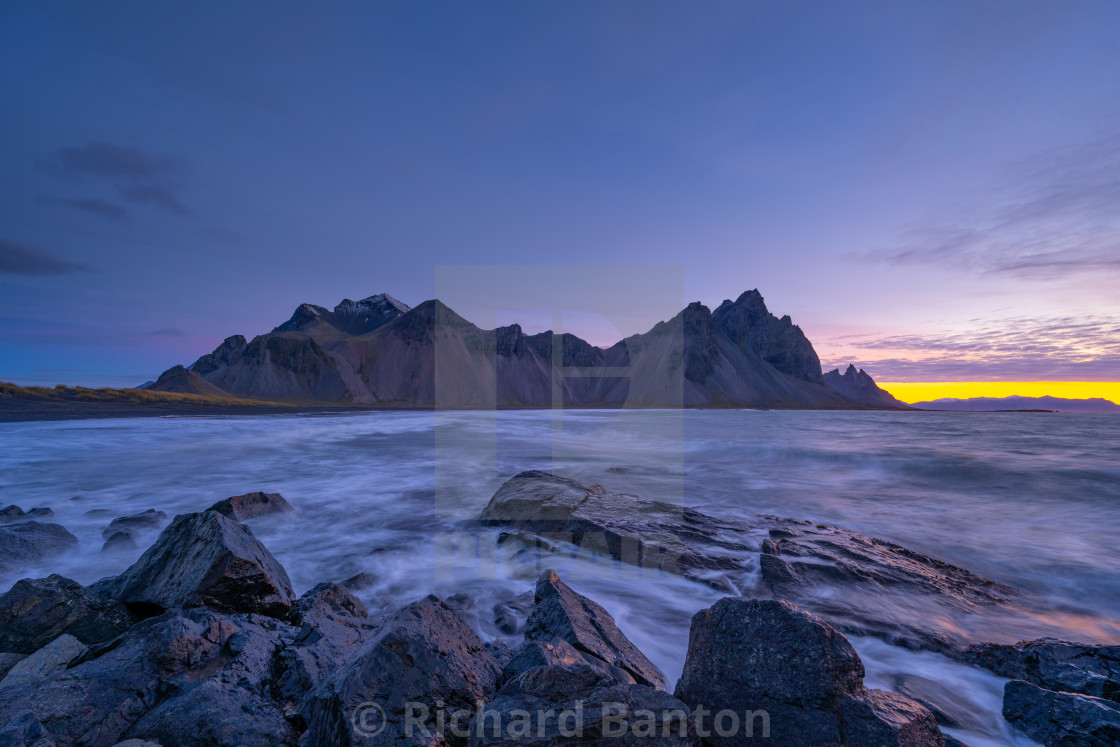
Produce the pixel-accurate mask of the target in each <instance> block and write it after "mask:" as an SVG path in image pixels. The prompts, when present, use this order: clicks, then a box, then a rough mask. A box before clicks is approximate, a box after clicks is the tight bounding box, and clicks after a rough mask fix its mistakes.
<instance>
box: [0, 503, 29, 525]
mask: <svg viewBox="0 0 1120 747" xmlns="http://www.w3.org/2000/svg"><path fill="white" fill-rule="evenodd" d="M23 516H24V512H23V509H22V508H20V507H19V506H16V505H14V504H13V505H11V506H4V508H0V524H7V523H8V522H9V521H17V520H19V519H21V518H23Z"/></svg>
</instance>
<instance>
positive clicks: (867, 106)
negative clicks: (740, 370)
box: [0, 1, 1120, 385]
mask: <svg viewBox="0 0 1120 747" xmlns="http://www.w3.org/2000/svg"><path fill="white" fill-rule="evenodd" d="M1117 39H1120V4H1116V3H1110V2H1086V3H1077V4H1073V3H1060V2H1053V3H1049V2H1046V3H1042V2H1038V3H1034V2H1032V3H1023V2H1007V3H999V2H990V3H975V2H964V3H952V2H944V3H928V2H921V3H918V2H914V3H900V2H893V1H892V2H884V3H871V2H861V3H825V2H820V3H814V4H808V3H796V2H794V3H790V2H781V3H777V2H775V3H720V4H716V3H701V4H699V5H697V4H687V5H686V4H684V3H674V4H665V3H658V2H645V1H643V2H613V3H609V4H604V3H591V2H576V3H564V4H541V3H520V2H487V3H470V4H465V3H447V4H442V3H403V2H400V3H395V2H388V3H352V4H348V3H328V4H308V3H276V2H269V3H245V2H234V3H228V4H227V3H223V4H218V3H184V4H163V3H159V4H152V3H127V2H114V3H108V4H106V3H86V2H80V3H79V2H74V3H57V2H36V3H6V4H5V5H4V6H3V8H0V100H2V101H3V112H4V114H3V116H0V198H2V199H0V299H2V302H0V380H14V381H17V382H20V383H51V384H53V383H58V382H64V383H71V384H73V383H81V384H86V385H132V384H138V383H140V382H142V381H145V380H147V379H151V378H154V377H155V376H156V375H157V374H158V373H159V372H160V371H162V370H163V369H165V368H167V367H169V366H170V365H172V364H174V363H180V362H183V363H189V362H191V361H193V360H194V359H195V358H197V357H198V356H199V355H200V354H202V353H204V352H208V351H209V350H210V349H211V348H213V347H214V345H215V344H216V343H217V342H219V341H220V340H221V339H222V338H223V337H225V336H227V335H229V334H233V333H241V334H245V335H247V336H251V335H254V334H259V333H263V332H266V331H268V330H269V329H271V328H272V327H274V326H275V325H277V324H279V323H281V322H282V321H284V320H285V319H287V317H288V316H289V315H290V314H291V312H292V310H293V309H294V308H295V307H296V305H297V304H298V303H299V302H301V301H310V302H314V303H319V304H322V305H326V306H333V305H334V304H335V303H337V302H338V301H339V300H341V299H342V298H343V297H350V298H360V297H363V296H366V295H370V294H372V293H377V292H383V291H384V292H388V293H391V294H392V295H394V296H396V297H398V298H400V299H401V300H403V301H405V302H407V303H409V304H413V305H414V304H416V303H418V302H420V301H422V300H425V299H426V298H429V297H431V296H432V295H434V294H435V292H436V289H437V281H436V277H437V267H439V266H443V265H486V266H495V269H494V270H493V272H492V276H493V277H495V278H501V277H503V276H504V275H505V273H507V270H506V269H504V266H507V265H538V264H540V265H574V266H593V265H601V264H608V265H611V266H614V267H623V268H626V267H630V268H633V272H634V276H635V277H645V275H644V274H643V273H646V272H647V270H648V268H649V267H650V266H654V267H668V268H677V269H675V272H676V273H677V277H679V282H677V283H675V284H674V283H672V282H670V283H667V284H665V285H657V283H654V285H653V286H651V287H648V288H647V287H642V286H641V285H640V284H637V283H635V284H633V285H632V286H628V287H625V288H621V287H620V288H618V289H617V293H618V297H619V298H622V299H630V300H633V301H634V304H633V305H632V307H631V310H630V312H629V313H621V314H616V315H614V316H611V319H610V322H609V323H606V322H604V321H603V319H602V318H599V317H597V316H596V315H595V314H592V313H576V312H572V313H569V314H566V315H565V325H566V327H567V328H568V329H569V330H570V331H574V332H576V333H577V334H583V335H584V336H586V337H588V338H589V339H591V340H592V341H593V342H597V343H611V342H614V341H615V339H617V337H618V336H620V335H623V334H631V333H634V332H639V331H645V330H646V329H648V328H649V327H650V326H652V324H653V323H654V322H656V321H658V320H659V319H662V318H667V317H669V316H671V315H672V314H674V313H676V311H678V310H679V309H680V308H681V307H682V306H683V305H684V304H685V303H686V302H688V301H692V300H700V301H703V302H704V303H706V304H708V305H709V306H712V307H714V306H715V305H718V304H719V302H720V301H721V300H723V299H724V298H729V297H730V298H734V297H736V296H738V295H739V294H740V293H741V292H742V291H744V290H747V289H751V288H756V287H757V288H758V289H760V290H761V291H762V293H763V295H764V296H765V298H766V300H767V303H768V304H769V306H770V308H771V310H772V311H774V312H775V313H777V314H779V315H782V314H790V315H791V316H792V317H793V319H794V321H795V322H797V323H799V324H801V326H802V328H803V329H804V330H805V331H806V333H807V334H808V335H809V337H810V339H811V340H813V342H814V344H815V345H816V347H817V350H818V352H819V353H820V355H821V358H822V361H823V362H824V363H825V364H826V365H827V366H830V367H831V366H834V365H839V364H845V363H847V362H848V361H849V360H853V361H855V362H856V363H857V365H862V366H864V367H866V368H867V369H868V370H869V371H870V372H871V373H872V374H873V375H874V376H876V377H877V378H879V379H881V380H887V381H892V380H893V381H898V380H915V381H920V380H938V379H950V380H970V379H985V380H986V379H1006V380H1041V379H1070V380H1111V381H1115V380H1117V379H1120V376H1118V375H1117V374H1118V371H1120V293H1117V292H1116V288H1117V287H1120V207H1118V206H1120V44H1117V42H1116V40H1117ZM592 270H593V268H589V269H588V272H591V271H592ZM561 274H563V273H561ZM655 274H656V272H655ZM557 277H559V276H557ZM659 277H660V276H659ZM565 282H570V281H565ZM495 285H498V284H495ZM556 285H557V286H559V280H557V282H556ZM623 285H625V284H623ZM653 288H657V289H659V290H658V293H657V294H654V293H653V292H652V289H653ZM669 288H672V289H673V290H672V291H670V290H668V289H669ZM506 290H508V288H507V289H506ZM479 292H480V294H481V290H480V291H479ZM495 293H497V291H495ZM514 296H516V294H514ZM651 296H655V297H653V298H651ZM662 296H664V297H662ZM465 303H466V305H467V306H468V307H473V306H480V305H481V306H486V304H487V303H489V304H490V306H492V307H495V308H497V309H499V313H497V315H496V317H495V318H498V319H499V320H500V321H501V322H503V323H508V322H510V321H515V320H520V321H523V322H525V324H526V326H527V327H529V328H534V327H539V326H541V325H546V324H548V323H549V322H550V320H549V317H548V315H547V314H545V315H543V316H542V315H541V314H539V313H536V312H534V311H532V310H531V309H529V308H528V307H529V306H530V303H529V302H523V301H517V300H516V299H514V300H510V299H507V298H506V297H505V296H504V295H500V294H499V295H495V296H488V297H485V298H483V297H481V295H480V296H479V297H478V298H474V299H466V301H465ZM571 303H572V304H573V309H577V310H578V309H581V308H585V306H584V305H583V301H582V300H579V299H576V300H573V301H572V302H571ZM588 305H590V306H594V304H591V303H589V304H588ZM452 306H453V307H454V306H455V304H454V303H452ZM522 306H524V307H526V308H525V310H524V312H523V313H520V312H519V311H518V309H521V308H522ZM464 313H466V311H464ZM466 315H467V316H468V317H470V316H471V314H470V313H466ZM483 316H488V315H487V314H483ZM477 321H479V322H480V323H483V322H484V321H485V319H482V318H479V319H477Z"/></svg>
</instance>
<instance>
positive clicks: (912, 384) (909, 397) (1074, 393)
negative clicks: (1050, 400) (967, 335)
mask: <svg viewBox="0 0 1120 747" xmlns="http://www.w3.org/2000/svg"><path fill="white" fill-rule="evenodd" d="M879 386H880V387H882V388H883V389H886V390H887V391H888V392H890V393H891V394H893V395H894V396H895V397H897V398H898V399H900V400H902V401H903V402H927V401H929V400H932V399H944V398H946V397H953V398H955V399H969V398H970V397H1012V396H1016V395H1017V396H1020V397H1045V396H1046V395H1050V396H1051V397H1063V398H1066V399H1091V398H1093V397H1103V398H1104V399H1107V400H1111V401H1112V402H1116V403H1120V381H901V382H889V383H880V384H879Z"/></svg>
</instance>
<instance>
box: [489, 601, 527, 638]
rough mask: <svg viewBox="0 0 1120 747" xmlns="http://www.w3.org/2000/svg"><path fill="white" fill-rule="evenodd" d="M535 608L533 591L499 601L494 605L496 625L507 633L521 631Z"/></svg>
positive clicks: (512, 633) (514, 633) (511, 633)
mask: <svg viewBox="0 0 1120 747" xmlns="http://www.w3.org/2000/svg"><path fill="white" fill-rule="evenodd" d="M532 609H533V593H532V592H529V591H527V592H525V593H524V594H521V595H519V596H516V597H514V598H513V599H509V600H506V601H504V602H498V603H497V604H495V605H494V607H493V610H492V612H493V615H494V625H495V626H497V628H498V630H499V631H500V632H502V633H504V634H505V635H516V634H518V633H520V632H521V631H522V630H523V629H524V627H525V623H526V621H527V620H528V619H529V613H530V612H531V611H532Z"/></svg>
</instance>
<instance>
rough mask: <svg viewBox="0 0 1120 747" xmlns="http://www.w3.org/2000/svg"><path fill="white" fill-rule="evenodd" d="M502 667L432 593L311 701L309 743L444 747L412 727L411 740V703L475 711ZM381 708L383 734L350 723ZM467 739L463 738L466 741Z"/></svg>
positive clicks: (390, 625)
mask: <svg viewBox="0 0 1120 747" xmlns="http://www.w3.org/2000/svg"><path fill="white" fill-rule="evenodd" d="M499 671H500V668H499V666H498V663H497V661H495V660H494V658H493V656H491V654H490V652H489V651H488V650H487V649H486V647H485V646H483V645H482V641H481V640H479V638H478V636H476V635H475V634H474V632H473V631H472V630H471V629H470V627H468V626H467V624H466V623H464V622H463V620H462V618H460V617H459V616H458V615H457V614H456V613H455V612H454V611H453V610H452V609H451V608H450V607H448V606H447V605H446V604H444V603H443V602H442V601H440V600H439V599H437V598H435V597H432V596H429V597H427V598H425V599H422V600H421V601H419V602H415V603H413V604H410V605H409V606H407V607H405V608H404V609H402V610H400V611H399V612H397V613H396V614H395V615H393V617H392V618H391V619H390V620H389V621H388V622H387V623H386V625H385V627H384V628H382V629H381V630H380V631H378V633H377V635H376V637H375V638H374V639H373V640H371V641H370V642H369V643H367V644H366V645H365V646H364V647H363V648H362V650H361V652H360V653H358V655H357V656H356V657H355V658H354V659H352V660H351V661H350V662H349V663H348V664H346V665H345V666H343V667H342V668H340V669H339V670H338V671H336V672H335V673H334V674H332V675H331V676H330V677H329V678H327V679H326V680H325V681H324V682H323V683H322V684H321V685H319V687H317V688H316V689H315V690H314V692H312V694H311V695H310V696H309V697H308V699H307V701H306V703H305V705H304V707H303V715H304V718H305V720H306V722H307V726H308V736H309V739H310V743H311V744H315V745H323V746H324V747H326V746H329V745H350V744H371V745H388V744H444V743H445V742H444V741H443V740H442V739H434V740H432V741H430V742H424V741H422V740H420V739H419V737H418V732H417V731H416V730H415V729H414V730H413V733H412V739H411V740H406V739H405V736H406V728H407V724H406V722H405V715H406V705H405V704H406V703H409V702H419V703H427V704H429V708H430V709H431V710H432V712H433V715H432V719H433V720H434V718H435V716H434V711H435V710H436V702H437V701H440V702H442V703H444V704H445V705H446V707H447V708H448V709H449V710H452V711H453V710H456V709H464V710H466V711H468V712H471V713H473V711H474V709H475V708H476V705H477V703H479V702H485V701H486V700H489V699H490V697H491V696H492V694H493V691H494V686H495V683H496V681H497V679H498V674H499ZM363 703H377V704H379V705H380V706H381V708H382V709H383V710H384V713H385V714H386V718H387V723H386V725H385V727H384V729H383V730H382V731H381V732H380V733H379V734H377V735H376V736H375V737H373V738H367V737H366V736H364V735H363V734H362V733H360V731H357V730H358V729H359V727H360V724H359V725H356V723H355V720H354V719H353V718H351V716H352V714H353V711H354V709H355V708H356V707H358V706H359V705H361V704H363ZM462 741H465V740H462Z"/></svg>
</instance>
